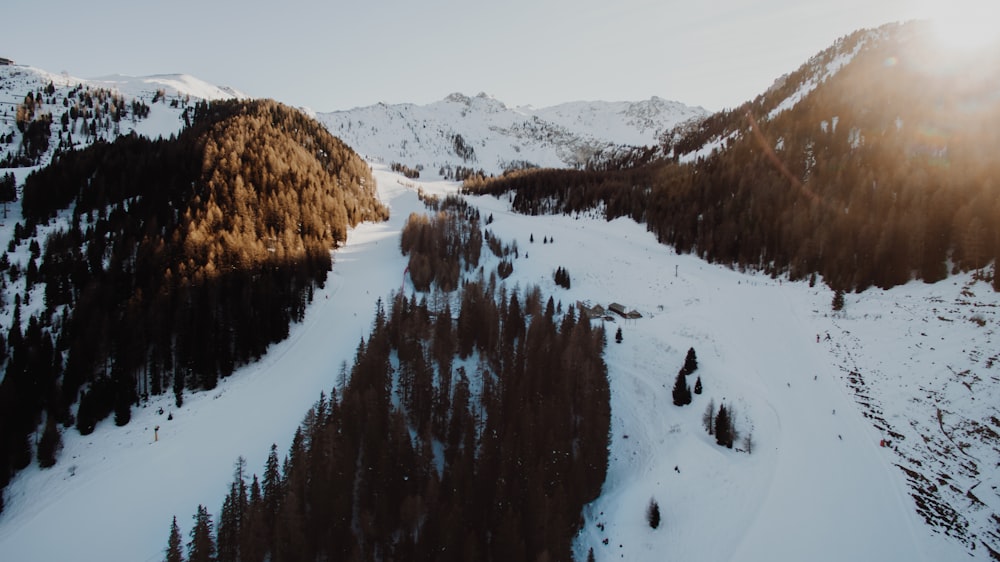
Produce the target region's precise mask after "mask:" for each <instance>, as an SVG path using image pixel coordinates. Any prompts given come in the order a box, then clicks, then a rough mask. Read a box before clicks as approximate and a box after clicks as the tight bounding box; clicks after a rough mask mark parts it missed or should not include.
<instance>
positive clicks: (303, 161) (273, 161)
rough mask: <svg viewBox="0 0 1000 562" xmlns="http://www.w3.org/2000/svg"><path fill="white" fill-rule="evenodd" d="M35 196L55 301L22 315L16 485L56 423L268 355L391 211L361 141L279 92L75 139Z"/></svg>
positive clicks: (10, 467)
mask: <svg viewBox="0 0 1000 562" xmlns="http://www.w3.org/2000/svg"><path fill="white" fill-rule="evenodd" d="M22 210H23V215H24V218H25V224H24V225H20V224H19V225H16V227H15V236H14V241H12V245H15V246H16V245H21V244H24V243H26V241H27V240H29V239H30V243H29V245H30V248H31V250H32V252H31V254H32V256H31V259H30V260H29V261H28V263H27V265H26V268H25V270H24V271H25V277H26V278H27V279H29V289H30V285H32V284H38V283H41V284H44V286H45V290H44V294H45V307H44V312H43V313H42V314H40V315H38V316H37V317H36V316H32V317H31V318H29V319H28V322H27V327H26V328H25V327H24V326H23V323H22V322H21V320H20V317H19V313H17V312H15V321H14V322H13V324H12V325H11V327H10V331H9V332H8V334H6V336H7V337H6V339H7V342H8V345H9V349H10V355H9V357H8V361H7V364H6V374H5V376H4V377H3V379H2V381H0V483H6V481H7V479H8V478H9V476H10V475H11V474H12V473H13V471H16V470H19V469H20V468H23V467H24V466H26V464H27V462H30V458H31V447H30V446H25V443H26V442H27V443H29V445H30V438H31V435H32V434H33V433H34V432H35V431H37V429H38V425H39V424H40V423H41V421H42V420H43V419H54V420H55V422H58V423H61V424H63V425H64V426H70V425H73V424H74V423H75V424H76V427H77V428H78V429H79V431H80V432H82V433H89V432H90V431H93V429H94V427H95V425H96V424H97V422H99V421H100V420H102V419H104V418H106V417H107V416H109V415H111V414H112V413H114V414H115V422H116V423H118V424H120V425H123V424H125V423H127V422H128V421H129V418H130V409H131V406H132V405H133V404H135V403H136V401H137V400H140V399H141V398H142V397H143V396H147V395H150V394H160V393H162V392H165V391H167V390H169V389H171V388H172V389H173V390H174V392H175V393H176V394H177V400H178V403H180V400H181V398H182V392H183V389H185V388H194V389H202V388H212V387H214V386H215V384H216V382H217V380H218V379H219V377H224V376H227V375H229V374H230V373H232V372H233V370H234V369H235V368H236V367H237V366H239V365H241V364H245V363H247V362H249V361H252V360H255V359H257V358H259V357H260V356H261V355H262V354H263V353H264V351H265V350H266V349H267V346H268V345H269V344H270V343H273V342H275V341H279V340H281V339H283V338H285V337H286V336H287V334H288V329H289V325H290V323H291V322H293V321H296V320H298V319H301V317H302V315H303V313H304V311H305V307H306V305H307V303H308V302H309V300H310V299H311V298H312V295H313V293H314V290H315V289H316V288H318V287H322V285H323V283H324V281H325V278H326V275H327V273H328V272H329V270H330V267H331V263H332V261H331V254H330V250H331V249H332V248H333V247H335V246H336V245H337V244H339V243H341V242H343V241H344V240H345V239H346V233H347V230H348V228H350V227H351V226H353V225H355V224H357V223H358V222H360V221H362V220H379V219H384V218H385V217H386V216H387V211H386V209H385V208H384V207H383V206H382V205H381V204H380V203H379V201H378V199H377V197H376V196H375V184H374V181H373V179H372V177H371V174H370V170H369V168H368V166H367V165H366V164H365V163H364V162H363V161H362V160H361V159H360V158H359V157H358V156H357V155H356V154H354V152H353V151H351V150H350V149H349V148H348V147H347V146H346V145H344V144H343V143H342V142H340V141H339V140H337V139H335V138H334V137H332V136H331V135H330V134H329V133H328V132H327V131H326V130H325V129H324V128H323V127H322V126H321V125H319V124H318V123H316V122H315V121H313V120H311V119H309V118H308V117H306V116H305V115H303V114H302V113H300V112H298V111H295V110H292V109H290V108H286V107H283V106H281V105H279V104H277V103H275V102H270V101H253V102H237V101H230V102H217V103H213V104H207V103H203V104H200V105H199V107H198V110H197V112H196V115H195V122H194V124H193V126H192V127H190V128H188V129H186V130H185V131H184V132H182V133H181V135H180V136H179V137H178V138H176V139H169V140H163V139H161V140H156V141H150V140H147V139H144V138H140V137H137V136H127V137H121V138H119V139H118V140H116V141H115V142H114V143H103V142H98V143H96V144H94V145H93V146H91V147H89V148H87V149H85V150H80V151H70V152H66V153H64V154H62V155H61V156H59V157H58V158H56V160H55V161H54V162H53V164H52V165H50V166H48V167H47V168H44V169H42V170H39V171H37V172H35V173H33V174H32V175H30V176H28V178H27V181H26V183H25V186H24V194H23V198H22ZM62 210H69V211H70V213H71V215H70V220H69V221H68V222H69V225H68V228H65V229H62V230H58V229H57V230H55V231H54V233H53V234H51V236H50V237H49V238H48V240H47V241H46V242H45V244H44V253H43V252H42V251H41V247H42V245H40V244H39V243H38V240H36V239H33V238H32V236H34V233H35V232H36V228H37V225H39V224H43V223H45V222H47V221H49V220H50V218H52V217H54V216H55V215H56V213H58V212H60V211H62ZM17 271H18V270H17V268H15V267H14V266H13V265H11V266H10V267H9V268H8V271H7V275H8V276H9V277H10V278H11V279H13V276H14V275H15V274H16V272H17ZM27 297H28V295H27V294H26V295H25V298H27ZM53 320H57V321H53ZM22 330H23V331H22ZM12 340H13V341H12ZM81 391H82V393H81ZM78 398H79V402H80V404H79V408H78V411H77V414H76V416H75V419H74V418H73V417H72V416H71V415H70V412H71V406H72V405H73V404H75V403H76V402H77V400H78ZM43 412H47V413H48V417H47V418H43V417H42V414H43ZM49 442H50V441H47V442H46V443H49ZM40 453H41V451H40ZM26 459H27V462H26ZM48 460H49V459H47V458H46V459H44V460H43V462H48Z"/></svg>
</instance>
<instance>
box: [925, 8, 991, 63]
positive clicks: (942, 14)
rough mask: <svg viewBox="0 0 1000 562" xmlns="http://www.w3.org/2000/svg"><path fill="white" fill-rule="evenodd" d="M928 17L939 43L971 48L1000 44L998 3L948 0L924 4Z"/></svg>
mask: <svg viewBox="0 0 1000 562" xmlns="http://www.w3.org/2000/svg"><path fill="white" fill-rule="evenodd" d="M927 14H928V18H927V19H928V20H929V21H930V24H931V28H932V29H933V32H934V36H935V37H936V39H937V41H938V42H939V43H940V44H941V46H942V47H944V48H948V49H953V50H959V51H974V50H979V49H984V48H987V47H998V46H1000V34H998V33H997V22H998V21H1000V3H997V2H995V1H985V0H947V1H944V2H940V1H939V2H935V3H933V4H928V5H927Z"/></svg>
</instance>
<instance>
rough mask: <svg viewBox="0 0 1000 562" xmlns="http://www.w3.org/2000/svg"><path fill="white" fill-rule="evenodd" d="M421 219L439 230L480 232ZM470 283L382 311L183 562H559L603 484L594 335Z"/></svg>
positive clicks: (538, 302) (598, 331)
mask: <svg viewBox="0 0 1000 562" xmlns="http://www.w3.org/2000/svg"><path fill="white" fill-rule="evenodd" d="M432 220H433V222H434V223H435V224H437V225H438V227H439V228H437V229H436V231H437V232H439V233H444V232H456V231H457V230H456V228H455V227H454V226H449V225H448V224H446V223H449V222H451V221H456V220H457V221H461V220H475V217H471V216H466V217H465V218H464V219H463V218H462V214H461V212H458V213H444V212H443V211H442V212H441V213H440V214H438V215H437V216H436V217H435V218H434V219H432ZM409 223H410V224H408V226H407V231H410V232H411V234H412V233H413V232H417V231H423V230H424V229H426V228H429V226H428V224H429V222H428V219H427V218H425V217H420V216H418V215H414V216H411V218H410V219H409ZM475 223H476V224H478V221H475ZM458 230H461V229H458ZM425 239H427V240H431V239H435V236H427V237H425ZM481 243H482V242H481V240H479V241H478V242H476V241H473V242H472V244H479V245H481ZM468 245H469V244H468V243H466V244H465V246H466V247H465V248H458V247H457V246H454V247H452V249H453V250H455V251H458V252H460V253H466V252H470V251H472V250H470V248H468V247H467V246H468ZM404 247H407V248H410V249H412V248H413V246H412V245H411V244H410V243H409V242H407V243H404ZM454 259H455V260H456V261H460V260H458V258H457V257H454ZM473 277H474V278H473V279H472V280H468V279H466V280H465V281H463V282H462V283H461V285H460V287H458V288H457V290H456V292H455V293H453V295H454V299H453V300H455V301H457V302H460V305H459V308H458V310H455V311H453V310H452V308H451V304H449V299H437V298H435V299H433V300H434V301H435V302H442V304H440V305H437V306H431V305H428V303H427V298H426V296H423V297H421V298H420V299H419V300H418V298H417V296H416V294H415V293H414V294H413V295H412V296H410V297H409V298H407V297H405V296H404V295H396V296H395V297H394V298H393V300H392V302H391V304H390V306H389V308H388V310H386V309H385V308H384V306H383V304H382V303H381V301H380V302H379V304H378V307H377V310H376V315H375V322H374V326H373V328H372V331H371V334H370V336H369V337H368V339H367V340H365V341H362V342H361V343H360V345H359V346H358V349H357V355H356V358H355V362H354V365H353V366H352V367H351V368H350V369H349V372H348V369H347V367H346V366H345V367H344V372H343V373H341V375H340V376H341V378H343V379H344V382H343V383H342V384H343V386H342V387H341V388H342V390H341V391H340V392H336V391H335V392H333V393H331V396H329V397H327V396H325V395H323V396H321V397H320V399H319V401H318V402H317V403H316V404H315V406H314V407H313V408H312V409H311V410H310V411H309V412H308V413H307V414H306V416H305V420H304V421H303V422H302V425H301V426H300V428H299V429H298V431H297V432H296V434H295V437H294V439H293V442H292V445H291V448H290V450H289V451H288V454H287V456H286V457H285V459H284V461H283V462H279V458H278V453H277V451H276V449H275V448H274V447H272V450H271V453H270V455H269V458H268V460H267V462H266V465H265V467H264V469H263V477H261V478H258V477H257V476H256V475H253V476H249V475H248V474H247V470H246V467H245V464H244V463H243V462H242V460H238V461H237V464H236V470H235V474H234V479H233V483H232V485H231V488H230V492H229V494H228V495H227V497H226V499H225V502H224V503H223V506H222V509H221V512H220V516H219V520H218V521H217V522H215V523H213V522H212V520H211V517H210V516H209V515H208V514H207V510H206V509H205V508H204V507H200V508H199V510H198V513H197V514H195V516H194V521H195V524H194V527H193V528H192V530H191V535H190V538H191V540H190V541H189V542H188V548H187V556H188V560H196V559H202V558H201V557H202V556H203V553H206V552H213V553H217V555H218V557H217V559H218V560H219V561H229V560H244V561H260V560H275V561H277V560H569V559H571V558H572V553H571V541H572V538H573V536H574V534H575V533H576V532H577V531H578V530H579V528H580V526H581V524H582V515H581V514H582V508H583V506H584V505H585V504H586V503H588V502H590V501H593V500H594V499H596V498H597V497H598V495H599V494H600V490H601V486H602V485H603V482H604V478H605V475H606V472H607V463H608V444H609V439H610V423H611V412H610V391H609V387H608V380H607V367H606V365H605V364H604V361H603V358H602V356H603V350H604V346H605V334H604V331H603V328H599V327H598V328H592V327H591V323H590V321H589V320H588V319H586V318H581V317H579V316H578V315H577V314H576V312H575V311H574V309H573V308H569V309H568V310H567V311H565V312H557V306H556V305H555V304H554V303H553V300H552V299H551V298H550V299H548V301H547V302H546V303H544V304H543V302H542V296H541V292H540V291H539V290H538V288H537V287H532V288H528V289H526V290H524V291H523V292H520V291H518V290H512V291H508V289H507V288H506V287H505V286H504V285H503V284H500V285H498V281H497V277H496V275H493V274H491V275H490V276H489V279H488V280H487V279H486V278H484V275H483V273H482V270H481V269H480V270H479V274H478V276H473ZM447 283H450V281H448V280H445V284H447ZM334 378H336V377H335V376H334V373H331V379H334ZM215 529H217V531H214V530H215ZM175 535H176V530H175V527H174V526H171V533H170V537H171V539H170V542H169V544H170V545H173V546H168V549H167V554H168V558H169V557H170V556H174V558H173V559H178V560H179V559H180V557H181V556H182V555H183V554H184V553H183V552H182V551H181V549H180V547H179V541H178V539H177V537H175ZM171 553H173V554H171Z"/></svg>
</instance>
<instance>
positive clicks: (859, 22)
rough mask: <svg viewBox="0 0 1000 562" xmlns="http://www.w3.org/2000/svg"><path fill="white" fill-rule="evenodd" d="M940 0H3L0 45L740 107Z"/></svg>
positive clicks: (432, 92) (5, 53)
mask: <svg viewBox="0 0 1000 562" xmlns="http://www.w3.org/2000/svg"><path fill="white" fill-rule="evenodd" d="M929 1H932V0H715V1H713V0H685V1H683V2H681V1H677V0H618V1H601V2H598V1H595V0H530V1H529V0H500V1H493V2H489V3H480V2H474V1H468V0H466V1H464V2H459V1H456V0H422V1H403V0H354V1H351V2H344V1H342V0H334V1H327V2H314V1H307V0H283V1H279V2H262V1H260V0H241V1H239V2H236V1H231V0H170V1H155V0H92V1H84V2H79V1H73V2H70V1H68V0H44V1H41V2H40V1H38V0H6V1H5V2H4V3H3V7H0V57H7V58H12V59H14V60H15V61H16V62H18V63H19V64H27V65H31V66H35V67H38V68H42V69H44V70H48V71H51V72H63V71H65V72H67V73H69V74H70V75H72V76H77V77H80V78H96V77H99V76H105V75H108V74H127V75H132V76H142V75H148V74H165V73H185V74H190V75H193V76H196V77H198V78H201V79H202V80H205V81H207V82H210V83H213V84H217V85H220V86H231V87H233V88H236V89H238V90H240V91H242V92H244V93H246V94H248V95H250V96H254V97H268V98H274V99H276V100H278V101H281V102H283V103H286V104H289V105H294V106H306V107H309V108H312V109H314V110H316V111H334V110H339V109H350V108H352V107H357V106H362V105H371V104H374V103H377V102H386V103H401V102H414V103H419V104H424V103H429V102H432V101H436V100H439V99H441V98H443V97H445V96H446V95H448V94H449V93H451V92H462V93H465V94H468V95H475V94H477V93H479V92H486V93H488V94H491V95H493V96H495V97H496V98H498V99H500V100H501V101H503V102H504V103H506V104H507V105H508V106H519V105H526V104H531V105H534V106H536V107H543V106H548V105H554V104H557V103H562V102H568V101H577V100H606V101H622V100H630V101H635V100H642V99H648V98H649V97H651V96H654V95H655V96H660V97H662V98H666V99H670V100H677V101H681V102H684V103H686V104H689V105H701V106H703V107H705V108H706V109H709V110H719V109H723V108H728V107H734V106H736V105H739V104H740V103H742V102H744V101H747V100H749V99H752V98H753V97H755V96H756V95H757V94H760V93H762V92H763V91H764V90H765V89H767V87H768V86H770V84H771V83H772V82H773V81H774V79H775V78H777V77H779V76H781V75H782V74H785V73H787V72H791V71H793V70H795V69H796V68H797V67H798V66H799V65H801V64H802V63H803V62H805V61H806V60H807V59H808V58H809V57H811V56H812V55H814V54H816V53H818V52H819V51H821V50H823V49H825V48H826V47H828V46H830V45H831V44H832V43H833V41H835V40H836V39H837V38H838V37H841V36H843V35H846V34H848V33H850V32H852V31H854V30H856V29H859V28H862V27H875V26H878V25H881V24H884V23H888V22H893V21H905V20H909V19H913V18H915V17H924V15H925V14H926V5H927V3H928V2H929Z"/></svg>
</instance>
